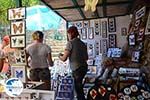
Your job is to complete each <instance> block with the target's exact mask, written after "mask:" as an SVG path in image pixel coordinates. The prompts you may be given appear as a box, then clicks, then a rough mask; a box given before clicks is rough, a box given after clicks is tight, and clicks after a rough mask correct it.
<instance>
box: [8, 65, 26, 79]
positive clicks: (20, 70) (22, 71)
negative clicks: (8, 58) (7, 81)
mask: <svg viewBox="0 0 150 100" xmlns="http://www.w3.org/2000/svg"><path fill="white" fill-rule="evenodd" d="M11 77H15V78H18V79H20V80H21V81H22V82H26V79H27V75H26V67H25V66H11Z"/></svg>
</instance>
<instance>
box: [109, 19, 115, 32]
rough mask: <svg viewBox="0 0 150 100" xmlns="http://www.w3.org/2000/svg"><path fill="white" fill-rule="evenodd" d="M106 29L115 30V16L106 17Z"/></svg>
mask: <svg viewBox="0 0 150 100" xmlns="http://www.w3.org/2000/svg"><path fill="white" fill-rule="evenodd" d="M108 31H109V32H116V20H115V17H112V18H108Z"/></svg>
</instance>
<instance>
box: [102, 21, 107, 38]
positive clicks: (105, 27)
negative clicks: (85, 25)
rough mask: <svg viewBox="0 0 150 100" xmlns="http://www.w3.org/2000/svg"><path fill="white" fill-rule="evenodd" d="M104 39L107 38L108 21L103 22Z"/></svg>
mask: <svg viewBox="0 0 150 100" xmlns="http://www.w3.org/2000/svg"><path fill="white" fill-rule="evenodd" d="M101 23H102V38H107V21H102V22H101Z"/></svg>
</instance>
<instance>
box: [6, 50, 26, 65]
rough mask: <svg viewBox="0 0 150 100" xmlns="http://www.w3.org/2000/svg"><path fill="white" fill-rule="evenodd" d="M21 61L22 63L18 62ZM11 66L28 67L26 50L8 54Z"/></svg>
mask: <svg viewBox="0 0 150 100" xmlns="http://www.w3.org/2000/svg"><path fill="white" fill-rule="evenodd" d="M17 60H19V61H20V62H18V61H17ZM8 61H9V64H11V65H12V64H13V65H26V54H25V51H24V50H15V52H10V53H8Z"/></svg>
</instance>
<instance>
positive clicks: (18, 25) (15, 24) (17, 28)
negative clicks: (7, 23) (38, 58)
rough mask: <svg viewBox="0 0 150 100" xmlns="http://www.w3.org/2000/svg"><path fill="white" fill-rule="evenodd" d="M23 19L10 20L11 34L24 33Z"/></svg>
mask: <svg viewBox="0 0 150 100" xmlns="http://www.w3.org/2000/svg"><path fill="white" fill-rule="evenodd" d="M25 27H26V26H25V21H24V20H22V21H11V27H10V29H11V32H10V34H11V35H23V34H25Z"/></svg>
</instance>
